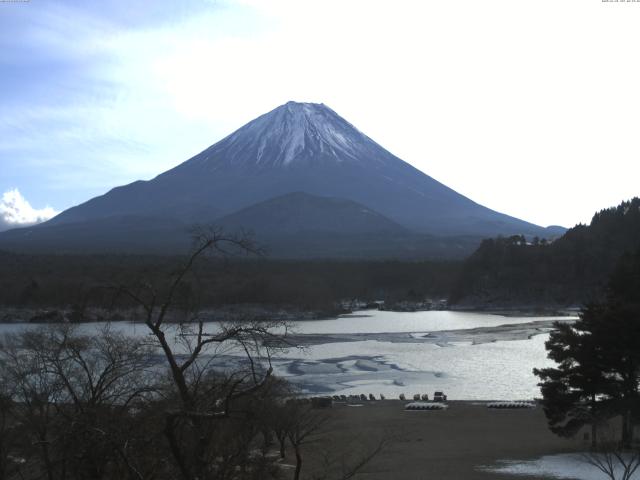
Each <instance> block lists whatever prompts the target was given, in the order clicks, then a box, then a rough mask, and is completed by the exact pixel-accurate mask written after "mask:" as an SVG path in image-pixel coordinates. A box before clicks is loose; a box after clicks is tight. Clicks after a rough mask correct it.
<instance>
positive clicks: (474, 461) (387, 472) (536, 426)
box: [287, 400, 585, 480]
mask: <svg viewBox="0 0 640 480" xmlns="http://www.w3.org/2000/svg"><path fill="white" fill-rule="evenodd" d="M405 403H406V402H401V401H399V400H385V401H376V402H363V405H362V406H357V407H356V406H347V405H345V404H339V403H338V404H334V406H333V408H332V409H331V410H330V411H329V412H328V415H329V417H330V420H329V421H328V423H327V424H326V425H325V426H324V427H323V431H325V432H327V433H326V434H325V435H323V437H322V439H321V440H320V441H318V442H316V443H312V444H310V445H307V446H305V452H306V455H307V456H308V457H307V458H310V457H313V460H307V461H309V462H310V463H312V464H313V468H320V469H321V468H322V467H321V466H319V465H320V463H319V462H320V457H321V456H322V455H324V453H325V452H327V451H331V452H334V454H335V452H350V451H351V452H357V451H358V450H359V449H361V448H362V446H363V445H365V446H366V445H369V446H370V445H374V444H375V443H376V442H377V441H378V439H380V438H382V437H386V438H389V439H391V440H390V441H389V443H388V445H387V446H386V447H385V449H384V450H383V451H382V453H380V454H379V455H377V456H376V457H375V458H374V460H372V461H371V463H370V464H368V465H367V466H366V467H365V468H364V469H363V470H362V472H361V473H359V474H358V475H357V476H356V477H355V478H358V479H368V480H374V479H375V480H383V479H402V480H425V479H459V480H476V479H477V480H486V479H490V478H494V479H504V480H509V479H520V480H523V479H539V480H542V479H544V478H550V477H545V476H526V477H524V476H515V475H511V474H502V473H496V472H493V471H486V470H485V469H483V467H491V466H499V465H500V461H501V460H532V459H535V458H538V457H541V456H544V455H550V454H558V453H569V452H576V451H580V450H582V449H583V447H584V446H585V445H584V444H583V442H582V441H581V440H577V439H576V440H567V439H562V438H559V437H557V436H555V435H553V434H552V433H551V432H549V430H548V429H547V425H546V419H545V416H544V412H543V411H542V409H541V408H540V407H538V408H535V409H531V410H529V409H518V410H494V409H488V408H487V407H486V402H456V401H453V402H449V408H448V409H447V410H443V411H405V410H404V404H405ZM364 449H366V447H364ZM354 455H356V456H357V454H356V453H354ZM291 461H292V459H287V463H291ZM307 467H308V469H307V470H306V471H305V475H304V478H313V477H312V473H313V472H312V470H313V468H312V465H310V464H308V465H307Z"/></svg>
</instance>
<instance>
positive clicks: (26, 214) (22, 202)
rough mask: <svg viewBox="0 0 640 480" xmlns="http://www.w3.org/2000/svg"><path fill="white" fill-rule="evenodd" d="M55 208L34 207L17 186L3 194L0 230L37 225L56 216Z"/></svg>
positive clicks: (0, 204) (0, 208)
mask: <svg viewBox="0 0 640 480" xmlns="http://www.w3.org/2000/svg"><path fill="white" fill-rule="evenodd" d="M58 213H59V212H56V211H55V210H54V209H53V208H51V207H49V206H47V207H44V208H41V209H37V208H33V207H32V206H31V204H30V203H29V202H28V201H27V199H26V198H24V197H23V196H22V194H21V193H20V191H19V190H18V189H17V188H14V189H12V190H8V191H6V192H4V193H3V194H2V199H1V200H0V231H1V230H8V229H10V228H15V227H24V226H28V225H35V224H36V223H41V222H45V221H47V220H49V219H50V218H52V217H54V216H56V215H57V214H58Z"/></svg>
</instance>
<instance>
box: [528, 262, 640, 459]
mask: <svg viewBox="0 0 640 480" xmlns="http://www.w3.org/2000/svg"><path fill="white" fill-rule="evenodd" d="M639 292H640V252H637V253H636V254H634V255H625V256H624V257H623V258H622V259H621V261H620V263H619V265H618V267H617V269H616V270H615V271H614V273H613V275H612V276H611V279H610V282H609V289H608V291H607V294H606V297H605V300H604V301H600V302H596V303H592V304H590V305H588V306H586V307H585V308H583V309H582V311H581V312H580V318H579V320H578V321H576V322H575V323H573V324H567V323H557V324H556V325H555V326H556V330H555V331H554V332H553V333H552V334H551V336H550V338H549V340H548V341H547V343H546V347H547V350H548V352H549V358H551V359H552V360H554V361H555V362H557V363H558V366H557V367H556V368H545V369H535V370H534V373H535V374H536V375H538V376H539V377H540V379H541V383H540V384H539V385H540V387H541V390H542V394H543V406H544V409H545V413H546V415H547V419H548V421H549V426H550V428H551V430H552V431H553V432H554V433H557V434H559V435H564V436H572V435H574V434H575V433H576V432H577V431H578V430H579V429H580V428H582V427H583V426H584V425H586V424H591V425H592V429H593V440H592V441H593V442H594V446H595V442H596V439H595V437H596V435H595V433H596V431H595V429H596V425H597V424H598V423H599V422H603V421H606V420H608V419H610V418H612V417H614V416H620V418H621V419H622V420H621V422H622V423H621V441H622V444H623V445H624V446H625V447H628V446H630V445H631V443H632V440H633V424H634V416H636V415H637V413H638V405H639V403H640V392H639V381H640V297H639V295H640V293H639Z"/></svg>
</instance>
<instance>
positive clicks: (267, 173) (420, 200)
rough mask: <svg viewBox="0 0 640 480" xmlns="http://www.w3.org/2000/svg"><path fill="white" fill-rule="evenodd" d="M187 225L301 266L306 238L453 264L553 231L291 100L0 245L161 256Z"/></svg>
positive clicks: (0, 238) (321, 108)
mask: <svg viewBox="0 0 640 480" xmlns="http://www.w3.org/2000/svg"><path fill="white" fill-rule="evenodd" d="M196 222H197V223H216V224H219V225H222V226H225V227H227V228H239V227H243V228H245V229H250V230H255V231H256V233H257V234H258V235H259V236H260V235H262V236H263V237H264V238H267V239H268V241H269V244H270V246H271V247H274V249H273V250H274V251H275V252H278V251H279V250H281V249H280V248H278V246H279V245H280V246H281V245H283V244H287V245H293V244H295V245H297V247H298V248H297V249H296V252H297V253H296V254H295V256H302V257H304V256H307V254H306V253H305V243H304V242H305V241H307V242H308V241H309V239H313V245H314V248H313V249H312V250H313V253H309V255H310V256H327V257H331V256H336V255H337V256H352V255H355V256H359V254H356V253H355V252H362V249H361V248H360V247H361V245H362V244H367V245H374V244H375V245H376V246H375V248H373V249H372V250H371V252H375V253H372V255H373V256H383V257H385V256H386V257H394V256H397V257H405V256H451V255H452V252H458V255H460V253H461V252H462V251H464V253H468V251H470V250H472V249H473V246H475V245H476V244H477V242H478V240H479V239H480V238H482V237H488V236H495V235H511V234H523V235H529V236H533V235H537V236H540V237H549V236H554V235H556V234H558V233H561V231H562V229H560V228H559V227H558V228H555V227H550V229H545V228H542V227H539V226H537V225H534V224H531V223H528V222H525V221H523V220H519V219H517V218H514V217H511V216H508V215H505V214H502V213H499V212H496V211H494V210H491V209H489V208H486V207H483V206H482V205H479V204H477V203H475V202H473V201H472V200H470V199H468V198H467V197H465V196H463V195H461V194H459V193H457V192H455V191H454V190H452V189H450V188H448V187H447V186H445V185H443V184H442V183H440V182H438V181H436V180H434V179H433V178H431V177H429V176H428V175H426V174H425V173H423V172H421V171H419V170H417V169H416V168H414V167H412V166H411V165H409V164H408V163H406V162H404V161H402V160H401V159H399V158H398V157H396V156H394V155H393V154H391V153H390V152H388V151H387V150H385V149H384V148H383V147H381V146H380V145H378V144H377V143H376V142H374V141H373V140H371V139H370V138H369V137H367V136H366V135H364V134H363V133H361V132H360V131H359V130H358V129H356V128H355V127H354V126H353V125H351V124H350V123H349V122H347V121H346V120H345V119H343V118H342V117H340V116H339V115H338V114H337V113H335V112H334V111H333V110H331V109H330V108H329V107H327V106H325V105H323V104H313V103H296V102H288V103H287V104H285V105H282V106H280V107H278V108H276V109H274V110H272V111H271V112H268V113H266V114H264V115H262V116H260V117H258V118H256V119H255V120H253V121H251V122H249V123H248V124H246V125H245V126H243V127H241V128H240V129H238V130H237V131H235V132H234V133H232V134H231V135H229V136H227V137H226V138H224V139H222V140H220V141H219V142H217V143H216V144H214V145H212V146H211V147H209V148H207V149H206V150H204V151H202V152H201V153H199V154H197V155H196V156H194V157H193V158H191V159H189V160H187V161H186V162H184V163H182V164H180V165H178V166H177V167H175V168H173V169H171V170H169V171H167V172H164V173H162V174H160V175H159V176H157V177H156V178H154V179H152V180H149V181H137V182H134V183H131V184H129V185H125V186H122V187H117V188H114V189H113V190H111V191H109V192H108V193H106V194H105V195H102V196H99V197H96V198H93V199H91V200H89V201H87V202H86V203H83V204H81V205H78V206H76V207H73V208H70V209H68V210H66V211H64V212H62V213H61V214H59V215H58V216H57V217H55V218H53V219H52V220H50V221H48V222H46V223H43V224H41V225H38V226H36V227H30V228H24V229H16V230H11V231H9V232H4V233H3V234H0V247H1V248H9V249H14V250H15V249H20V250H40V251H42V250H54V251H72V250H78V249H80V250H91V251H104V250H118V251H140V250H142V251H150V252H151V251H153V252H159V251H170V250H174V249H177V248H182V247H183V246H184V244H185V243H184V241H183V238H184V237H185V236H186V234H185V230H186V228H187V226H189V225H191V224H193V223H196ZM158 232H162V234H159V233H158ZM338 238H339V239H341V240H340V242H339V243H340V248H339V249H338V250H339V251H335V248H334V247H335V244H336V239H338ZM376 238H379V239H380V241H379V242H378V243H379V245H378V243H376ZM305 239H307V240H305ZM365 239H366V240H365ZM298 240H299V241H298ZM300 242H302V243H300ZM323 244H324V245H326V246H327V248H326V249H323V248H322V245H323ZM385 245H387V247H385ZM365 250H366V249H365ZM287 251H289V252H290V251H291V250H287ZM283 253H284V256H287V254H286V252H283ZM454 256H455V255H454Z"/></svg>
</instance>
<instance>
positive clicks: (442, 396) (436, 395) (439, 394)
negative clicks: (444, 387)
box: [433, 392, 447, 402]
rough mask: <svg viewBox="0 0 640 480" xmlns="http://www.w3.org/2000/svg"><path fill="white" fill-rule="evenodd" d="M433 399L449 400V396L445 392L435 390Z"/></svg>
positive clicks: (435, 400) (437, 400)
mask: <svg viewBox="0 0 640 480" xmlns="http://www.w3.org/2000/svg"><path fill="white" fill-rule="evenodd" d="M433 401H434V402H446V401H447V396H446V395H445V394H444V392H435V393H434V394H433Z"/></svg>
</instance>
